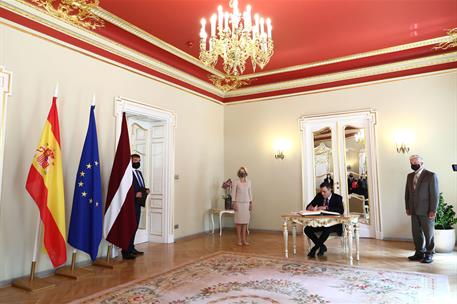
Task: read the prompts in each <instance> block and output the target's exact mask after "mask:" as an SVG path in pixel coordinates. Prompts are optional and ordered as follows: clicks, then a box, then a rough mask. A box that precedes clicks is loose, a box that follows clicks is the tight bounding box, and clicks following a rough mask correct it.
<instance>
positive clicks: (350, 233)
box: [348, 224, 353, 265]
mask: <svg viewBox="0 0 457 304" xmlns="http://www.w3.org/2000/svg"><path fill="white" fill-rule="evenodd" d="M352 229H353V227H352V225H351V224H349V225H348V245H349V246H348V247H349V248H348V250H349V263H350V264H351V265H352Z"/></svg>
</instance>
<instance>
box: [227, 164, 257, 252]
mask: <svg viewBox="0 0 457 304" xmlns="http://www.w3.org/2000/svg"><path fill="white" fill-rule="evenodd" d="M237 175H238V177H239V180H238V181H235V183H234V185H233V187H232V200H233V210H235V225H236V234H237V236H238V246H243V245H249V243H248V242H247V230H248V229H247V228H248V224H249V218H250V217H251V210H252V194H251V181H250V180H248V179H247V178H246V177H247V176H248V172H247V170H246V168H245V167H241V168H240V169H239V170H238V173H237Z"/></svg>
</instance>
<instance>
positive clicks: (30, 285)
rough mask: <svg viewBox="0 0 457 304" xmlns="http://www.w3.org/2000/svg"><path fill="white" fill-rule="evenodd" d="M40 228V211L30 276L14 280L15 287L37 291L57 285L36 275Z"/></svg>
mask: <svg viewBox="0 0 457 304" xmlns="http://www.w3.org/2000/svg"><path fill="white" fill-rule="evenodd" d="M40 230H41V218H40V213H39V212H38V216H37V221H36V228H35V244H34V246H33V257H32V267H31V268H30V276H29V277H28V278H20V279H17V280H14V281H13V283H12V285H13V286H14V287H17V288H21V289H24V290H27V291H37V290H42V289H46V288H52V287H55V286H56V285H55V284H53V283H50V282H47V281H46V280H45V279H41V278H36V277H35V270H36V260H37V252H38V243H39V238H40V236H41V233H40Z"/></svg>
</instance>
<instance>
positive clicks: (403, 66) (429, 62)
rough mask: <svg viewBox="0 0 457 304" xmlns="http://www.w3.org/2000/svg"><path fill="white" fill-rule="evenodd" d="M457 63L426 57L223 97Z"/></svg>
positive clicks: (448, 56)
mask: <svg viewBox="0 0 457 304" xmlns="http://www.w3.org/2000/svg"><path fill="white" fill-rule="evenodd" d="M452 62H457V52H451V53H445V54H440V55H434V56H428V57H423V58H418V59H411V60H404V61H400V62H395V63H388V64H382V65H377V66H373V67H367V68H361V69H355V70H350V71H344V72H337V73H331V74H325V75H319V76H314V77H307V78H301V79H296V80H289V81H283V82H278V83H274V84H267V85H259V86H254V87H248V88H242V89H238V90H235V91H231V92H227V93H226V94H225V95H224V97H225V98H232V97H240V96H246V95H253V94H260V93H266V92H273V91H280V90H287V89H295V88H299V87H305V86H311V85H318V84H323V83H329V82H336V81H342V80H348V79H356V78H362V77H368V76H375V75H380V74H387V73H393V72H399V71H404V70H411V69H416V68H422V67H427V66H433V65H438V64H446V63H452Z"/></svg>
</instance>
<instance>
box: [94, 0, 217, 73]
mask: <svg viewBox="0 0 457 304" xmlns="http://www.w3.org/2000/svg"><path fill="white" fill-rule="evenodd" d="M91 11H92V13H93V14H95V15H96V16H98V17H100V18H102V19H104V20H105V21H107V22H109V23H111V24H114V25H115V26H117V27H119V28H121V29H123V30H125V31H127V32H129V33H130V34H132V35H134V36H137V37H138V38H141V39H143V40H144V41H147V42H149V43H151V44H153V45H155V46H157V47H159V48H161V49H163V50H165V51H167V52H169V53H171V54H173V55H175V56H176V57H179V58H181V59H183V60H185V61H187V62H189V63H192V64H193V65H195V66H198V67H199V68H201V69H203V70H206V71H207V72H210V73H212V74H214V75H217V76H219V77H223V76H224V73H222V72H221V71H219V70H217V69H214V68H211V67H208V66H206V65H204V64H203V63H202V62H200V60H198V59H197V58H195V57H194V56H192V55H190V54H188V53H186V52H184V51H182V50H180V49H178V48H177V47H175V46H173V45H171V44H169V43H167V42H165V41H163V40H161V39H159V38H157V37H155V36H153V35H151V34H150V33H148V32H146V31H144V30H142V29H141V28H139V27H137V26H135V25H133V24H131V23H129V22H128V21H125V20H124V19H122V18H119V17H118V16H116V15H113V14H111V13H110V12H108V11H106V10H104V9H103V8H101V7H94V8H92V10H91Z"/></svg>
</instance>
